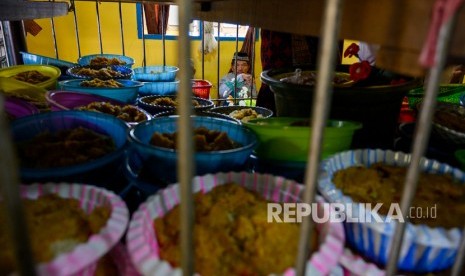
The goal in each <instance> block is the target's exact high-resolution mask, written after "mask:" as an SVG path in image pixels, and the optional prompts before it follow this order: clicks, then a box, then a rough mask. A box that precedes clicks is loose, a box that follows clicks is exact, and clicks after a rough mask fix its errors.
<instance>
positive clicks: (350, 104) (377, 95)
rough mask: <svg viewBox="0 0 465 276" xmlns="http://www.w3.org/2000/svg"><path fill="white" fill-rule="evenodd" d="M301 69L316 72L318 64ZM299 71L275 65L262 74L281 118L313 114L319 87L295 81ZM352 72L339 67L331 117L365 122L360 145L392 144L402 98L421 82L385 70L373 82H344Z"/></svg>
mask: <svg viewBox="0 0 465 276" xmlns="http://www.w3.org/2000/svg"><path fill="white" fill-rule="evenodd" d="M300 69H302V72H309V73H311V72H316V71H315V68H314V67H300ZM295 70H296V67H292V68H275V69H270V70H266V71H264V72H262V73H261V80H262V82H264V83H265V84H267V85H268V86H269V87H270V89H271V91H272V92H273V95H274V98H275V102H276V116H278V117H310V116H311V114H312V108H313V103H314V102H313V100H314V96H315V87H316V86H315V85H312V84H311V82H308V84H307V83H299V82H293V76H295ZM348 72H349V70H348V66H339V67H338V68H336V72H335V79H334V81H333V86H332V87H331V91H332V100H331V106H330V107H329V118H330V119H332V120H343V121H356V122H361V123H362V124H363V127H362V128H361V129H360V130H359V131H357V133H356V134H355V136H354V146H356V147H358V148H362V147H363V148H368V147H369V148H387V147H391V146H392V143H393V141H394V139H395V137H396V128H397V125H398V119H399V114H400V109H401V106H402V101H403V99H404V97H405V96H406V95H407V93H408V92H409V91H410V90H411V89H413V88H416V87H419V86H421V82H420V81H419V80H418V79H414V78H411V77H406V76H398V75H394V74H391V73H390V72H387V71H382V72H385V73H384V74H379V78H378V77H376V78H375V81H373V82H369V83H366V82H364V81H360V82H355V83H354V82H350V81H344V80H346V77H347V73H348ZM376 76H378V74H377V75H376ZM378 80H379V81H378ZM393 81H395V82H393ZM349 84H350V85H349Z"/></svg>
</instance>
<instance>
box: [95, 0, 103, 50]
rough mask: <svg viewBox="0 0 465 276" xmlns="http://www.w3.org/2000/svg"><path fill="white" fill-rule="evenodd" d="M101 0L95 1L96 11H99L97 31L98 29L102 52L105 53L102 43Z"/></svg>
mask: <svg viewBox="0 0 465 276" xmlns="http://www.w3.org/2000/svg"><path fill="white" fill-rule="evenodd" d="M99 3H100V2H99V1H98V0H96V1H95V11H96V13H97V31H98V41H99V45H100V54H103V44H102V28H101V26H100V9H99V6H98V5H99Z"/></svg>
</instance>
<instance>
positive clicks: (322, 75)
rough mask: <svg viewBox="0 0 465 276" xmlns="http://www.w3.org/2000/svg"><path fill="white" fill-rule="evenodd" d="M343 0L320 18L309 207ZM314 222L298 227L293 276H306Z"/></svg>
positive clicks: (333, 3)
mask: <svg viewBox="0 0 465 276" xmlns="http://www.w3.org/2000/svg"><path fill="white" fill-rule="evenodd" d="M342 5H343V0H328V1H326V4H325V10H324V15H323V22H322V30H321V41H320V45H319V49H318V61H317V66H318V67H317V69H318V70H317V72H318V74H317V82H316V94H315V97H314V99H313V110H312V117H311V120H312V139H311V144H310V147H309V148H310V149H309V151H308V162H307V168H306V171H305V190H304V194H303V202H304V203H307V204H310V203H311V202H313V199H314V197H315V186H316V180H317V176H318V165H319V162H320V158H321V142H322V141H323V134H324V133H323V131H324V128H325V125H326V119H327V117H328V113H329V107H330V103H331V97H332V80H333V78H334V70H335V67H336V52H337V50H338V37H339V31H340V26H341V24H340V23H341V16H342ZM312 231H313V222H312V221H311V217H310V216H306V217H305V218H304V219H303V221H302V225H301V227H300V240H299V251H298V254H297V261H296V275H298V276H302V275H304V274H305V269H306V264H307V258H308V255H309V248H311V240H310V239H309V237H310V236H311V234H312Z"/></svg>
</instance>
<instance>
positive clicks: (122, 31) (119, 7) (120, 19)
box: [118, 0, 126, 56]
mask: <svg viewBox="0 0 465 276" xmlns="http://www.w3.org/2000/svg"><path fill="white" fill-rule="evenodd" d="M118 9H119V27H120V30H121V47H122V50H123V56H124V55H125V54H126V51H125V49H124V24H123V8H122V4H121V0H119V3H118Z"/></svg>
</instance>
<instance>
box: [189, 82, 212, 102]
mask: <svg viewBox="0 0 465 276" xmlns="http://www.w3.org/2000/svg"><path fill="white" fill-rule="evenodd" d="M212 86H213V85H212V83H211V82H209V81H207V80H200V79H193V80H192V93H194V96H196V97H199V98H202V99H210V89H211V88H212Z"/></svg>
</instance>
